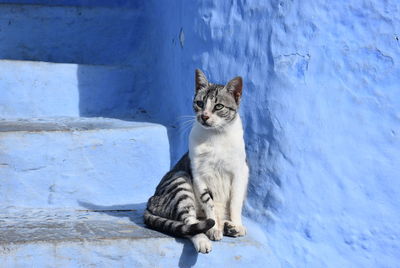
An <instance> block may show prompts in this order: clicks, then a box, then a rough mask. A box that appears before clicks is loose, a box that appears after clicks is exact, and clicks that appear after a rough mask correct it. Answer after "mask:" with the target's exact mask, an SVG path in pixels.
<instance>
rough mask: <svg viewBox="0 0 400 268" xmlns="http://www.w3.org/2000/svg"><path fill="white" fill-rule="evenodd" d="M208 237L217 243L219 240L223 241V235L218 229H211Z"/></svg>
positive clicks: (207, 233)
mask: <svg viewBox="0 0 400 268" xmlns="http://www.w3.org/2000/svg"><path fill="white" fill-rule="evenodd" d="M206 235H207V236H208V238H210V239H211V240H213V241H217V240H221V239H222V236H223V233H222V231H221V230H219V229H218V228H216V227H213V228H211V229H210V230H208V231H207V232H206Z"/></svg>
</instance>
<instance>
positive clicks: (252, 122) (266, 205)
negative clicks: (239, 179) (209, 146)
mask: <svg viewBox="0 0 400 268" xmlns="http://www.w3.org/2000/svg"><path fill="white" fill-rule="evenodd" d="M159 3H160V2H157V5H158V4H159ZM163 3H166V2H163ZM161 10H162V12H160V14H159V16H160V18H161V19H160V22H161V23H160V27H161V26H162V31H160V32H162V36H160V37H159V38H160V43H162V44H163V46H162V47H161V48H160V50H158V52H157V53H158V55H159V56H158V59H159V61H158V64H156V65H155V71H156V76H155V77H156V79H155V81H157V82H156V84H154V85H156V88H157V90H155V89H154V91H153V92H154V93H155V95H154V97H152V98H150V99H153V100H154V104H153V105H154V106H157V107H158V109H159V113H158V114H157V116H156V117H157V118H159V119H161V120H162V121H163V122H164V123H166V124H173V120H172V118H173V119H175V118H177V117H178V116H180V115H187V114H191V97H192V95H193V70H194V68H195V67H199V68H202V69H203V70H204V71H205V72H206V74H207V75H208V76H209V78H210V80H211V81H215V82H226V81H227V80H228V79H230V78H232V77H234V76H236V75H242V76H243V77H244V81H245V87H244V96H243V104H242V111H241V113H242V116H243V119H244V124H245V130H246V144H247V152H248V158H249V163H250V165H251V180H250V188H249V196H248V202H247V206H246V214H247V215H248V216H250V217H251V218H253V219H256V220H257V221H258V222H260V223H261V224H262V225H263V226H264V227H265V230H266V231H267V234H268V236H269V237H270V243H271V247H272V248H273V249H274V250H275V254H276V255H277V256H278V257H279V258H280V259H281V262H282V264H283V265H284V266H290V267H304V266H307V267H350V266H353V267H354V266H358V267H394V266H396V264H398V263H399V262H400V255H399V254H398V252H400V245H399V242H398V239H399V237H400V231H399V230H400V228H399V227H400V200H399V198H398V196H399V195H400V181H399V175H400V171H399V165H398V163H400V139H399V133H400V113H399V108H400V98H399V96H400V86H399V84H400V68H399V64H400V60H399V59H400V41H399V38H400V20H399V16H398V14H399V11H400V3H399V2H398V1H395V0H392V1H372V0H367V1H358V0H352V1H327V0H317V1H299V0H293V1H285V0H281V1H261V0H260V1H211V0H205V1H201V2H200V1H198V2H196V3H193V2H190V3H189V2H186V1H175V2H174V3H173V4H167V5H165V6H163V8H162V9H161ZM181 29H182V31H183V33H184V43H183V45H181V43H180V42H179V36H180V32H181ZM181 36H182V35H181ZM182 124H183V123H181V124H178V126H177V128H176V129H172V131H171V133H173V135H172V146H171V147H172V148H174V151H173V160H176V159H177V158H178V157H179V156H180V155H181V153H183V152H184V151H185V150H186V149H187V144H186V140H187V132H185V128H184V127H182V126H180V125H182Z"/></svg>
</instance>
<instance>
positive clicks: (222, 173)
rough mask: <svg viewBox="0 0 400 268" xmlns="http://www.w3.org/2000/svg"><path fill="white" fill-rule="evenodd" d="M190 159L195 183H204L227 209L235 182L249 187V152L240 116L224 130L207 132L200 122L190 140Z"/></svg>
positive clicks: (193, 130) (193, 129)
mask: <svg viewBox="0 0 400 268" xmlns="http://www.w3.org/2000/svg"><path fill="white" fill-rule="evenodd" d="M189 156H190V159H191V167H192V173H193V177H194V179H195V180H201V181H202V182H204V184H205V185H206V186H207V188H208V189H210V191H211V192H212V193H213V195H214V202H215V203H216V204H220V205H222V206H226V204H227V202H228V201H229V199H230V198H231V196H230V195H231V193H232V191H231V187H232V184H233V181H234V180H243V182H242V183H240V184H242V185H243V187H246V185H247V176H242V175H243V173H244V172H246V171H247V165H246V153H245V146H244V140H243V127H242V123H241V120H240V117H239V116H237V117H236V119H235V120H234V121H233V122H232V123H231V124H230V125H229V126H226V127H225V128H224V129H223V130H222V131H217V130H213V129H204V128H203V127H201V126H200V125H199V124H198V123H197V122H196V123H195V125H194V126H193V128H192V131H191V133H190V138H189Z"/></svg>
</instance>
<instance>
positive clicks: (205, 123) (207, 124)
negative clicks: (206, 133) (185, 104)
mask: <svg viewBox="0 0 400 268" xmlns="http://www.w3.org/2000/svg"><path fill="white" fill-rule="evenodd" d="M199 123H200V125H201V126H202V127H204V128H213V126H212V125H210V124H209V123H207V122H205V121H203V120H199Z"/></svg>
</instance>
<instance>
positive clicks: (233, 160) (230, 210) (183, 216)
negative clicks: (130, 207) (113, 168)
mask: <svg viewBox="0 0 400 268" xmlns="http://www.w3.org/2000/svg"><path fill="white" fill-rule="evenodd" d="M195 81H196V82H195V97H194V100H193V110H194V112H195V113H196V120H195V122H194V125H193V127H192V130H191V132H190V136H189V152H187V153H186V154H185V155H184V156H183V157H182V158H181V159H180V160H179V161H178V163H177V164H176V165H175V166H174V167H173V168H172V170H171V171H169V172H168V173H167V174H166V175H165V176H164V177H163V178H162V179H161V182H160V183H159V184H158V186H157V188H156V191H155V193H154V195H153V196H152V197H151V198H150V199H149V201H148V202H147V209H146V210H145V213H144V221H145V224H146V225H148V226H149V227H150V228H152V229H155V230H159V231H162V232H166V233H169V234H172V235H175V236H179V237H188V238H189V239H191V241H192V242H193V245H194V247H195V248H196V250H197V251H198V252H201V253H209V252H211V250H212V244H211V241H210V239H211V240H221V239H222V236H223V235H226V236H232V237H237V236H243V235H245V234H246V228H245V227H244V226H243V224H242V216H241V214H242V206H243V202H244V199H245V195H246V192H247V183H248V173H249V169H248V166H247V163H246V153H245V145H244V140H243V127H242V122H241V119H240V116H239V113H238V109H239V104H240V100H241V96H242V87H243V86H242V85H243V82H242V78H241V77H235V78H233V79H232V80H231V81H229V82H228V83H227V84H226V85H218V84H213V83H210V82H208V80H207V77H206V76H205V74H204V73H203V72H202V71H201V70H199V69H196V71H195Z"/></svg>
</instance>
